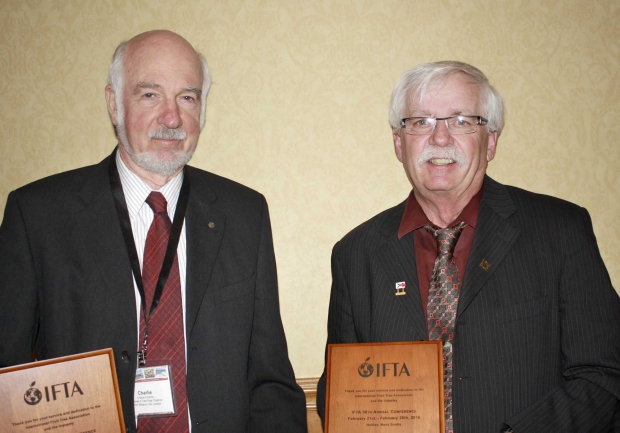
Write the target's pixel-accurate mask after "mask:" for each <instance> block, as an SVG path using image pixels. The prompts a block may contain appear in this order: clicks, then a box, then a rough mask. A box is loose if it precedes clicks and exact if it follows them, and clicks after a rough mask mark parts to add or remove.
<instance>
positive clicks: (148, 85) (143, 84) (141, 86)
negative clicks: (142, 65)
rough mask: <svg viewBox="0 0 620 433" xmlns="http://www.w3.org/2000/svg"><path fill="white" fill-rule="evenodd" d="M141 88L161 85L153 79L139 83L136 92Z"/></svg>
mask: <svg viewBox="0 0 620 433" xmlns="http://www.w3.org/2000/svg"><path fill="white" fill-rule="evenodd" d="M139 89H161V86H160V85H159V84H157V83H154V82H152V81H140V82H139V83H138V84H136V88H135V89H134V93H137V92H138V90H139Z"/></svg>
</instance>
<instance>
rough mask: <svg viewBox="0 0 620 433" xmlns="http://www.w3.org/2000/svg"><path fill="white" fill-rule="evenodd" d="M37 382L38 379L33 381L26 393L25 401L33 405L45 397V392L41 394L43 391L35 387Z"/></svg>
mask: <svg viewBox="0 0 620 433" xmlns="http://www.w3.org/2000/svg"><path fill="white" fill-rule="evenodd" d="M36 383H37V382H36V381H34V382H32V383H31V384H30V389H28V390H27V391H26V393H25V394H24V401H25V402H26V403H28V404H29V405H31V406H33V405H35V404H37V403H39V402H40V401H41V399H42V398H43V394H41V391H39V390H38V389H37V388H34V385H35V384H36Z"/></svg>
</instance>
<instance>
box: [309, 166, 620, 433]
mask: <svg viewBox="0 0 620 433" xmlns="http://www.w3.org/2000/svg"><path fill="white" fill-rule="evenodd" d="M404 208H405V203H401V204H400V205H398V206H396V207H394V208H392V209H388V210H387V211H384V212H382V213H381V214H379V215H377V216H375V217H374V218H372V219H370V220H369V221H367V222H365V223H364V224H362V225H361V226H359V227H357V228H356V229H354V230H353V231H351V232H350V233H349V234H347V235H346V236H345V237H344V238H343V239H342V240H341V241H340V242H339V243H338V244H336V246H335V247H334V250H333V255H332V276H333V285H332V293H331V301H330V307H329V324H328V341H327V342H328V344H329V343H356V342H377V341H414V340H426V339H428V336H427V331H426V325H425V317H424V313H423V309H422V304H421V300H420V294H419V289H418V281H417V280H418V278H417V270H416V261H415V251H414V245H413V235H412V234H409V235H407V236H405V237H403V238H402V239H401V240H399V239H398V236H397V233H398V228H399V225H400V222H401V219H402V216H403V212H404ZM483 260H484V261H486V262H487V264H488V265H489V266H488V267H487V266H481V263H482V262H483ZM400 281H405V282H406V283H407V295H406V296H395V295H394V285H395V283H396V282H400ZM325 380H326V377H325V373H324V374H323V376H322V377H321V380H320V382H319V392H318V406H319V411H320V413H321V414H323V411H324V405H325ZM618 397H620V301H619V298H618V295H617V294H616V292H615V290H614V289H613V287H612V286H611V282H610V279H609V275H608V273H607V270H606V269H605V266H604V264H603V261H602V260H601V257H600V254H599V250H598V247H597V244H596V239H595V237H594V233H593V230H592V223H591V220H590V217H589V215H588V213H587V211H586V210H585V209H583V208H580V207H578V206H575V205H574V204H571V203H568V202H565V201H563V200H559V199H556V198H553V197H548V196H543V195H538V194H533V193H530V192H527V191H524V190H521V189H518V188H513V187H508V186H504V185H501V184H499V183H497V182H495V181H493V180H492V179H490V178H488V177H487V178H486V179H485V183H484V193H483V198H482V202H481V204H480V211H479V215H478V222H477V226H476V231H475V235H474V240H473V244H472V249H471V253H470V256H469V259H468V264H467V269H466V271H465V274H464V279H463V284H462V286H461V297H460V301H459V305H458V312H457V319H456V336H455V342H454V389H453V405H454V406H453V410H454V420H455V424H454V425H455V431H456V432H457V433H487V432H488V433H491V432H493V433H497V432H499V431H500V430H501V429H502V428H503V427H505V426H506V425H509V426H511V427H512V428H513V429H514V431H515V432H517V433H541V432H563V433H568V432H575V433H584V432H602V431H610V430H612V429H613V427H612V426H611V424H612V423H613V422H614V421H612V418H613V417H614V414H615V412H616V406H617V399H618ZM616 421H617V419H616ZM619 431H620V430H619Z"/></svg>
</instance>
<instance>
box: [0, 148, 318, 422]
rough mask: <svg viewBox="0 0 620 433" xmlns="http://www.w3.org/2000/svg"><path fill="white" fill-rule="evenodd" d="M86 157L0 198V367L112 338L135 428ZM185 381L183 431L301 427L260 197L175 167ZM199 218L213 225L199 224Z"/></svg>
mask: <svg viewBox="0 0 620 433" xmlns="http://www.w3.org/2000/svg"><path fill="white" fill-rule="evenodd" d="M108 162H109V158H106V159H105V160H104V161H102V162H101V163H99V164H98V165H95V166H91V167H85V168H81V169H78V170H74V171H70V172H67V173H61V174H59V175H55V176H51V177H49V178H46V179H42V180H40V181H37V182H34V183H32V184H30V185H27V186H25V187H23V188H20V189H18V190H16V191H13V192H12V193H11V194H10V195H9V198H8V201H7V206H6V210H5V215H4V220H3V222H2V226H0V366H9V365H15V364H20V363H26V362H29V361H30V359H31V350H32V349H34V350H35V351H36V355H37V358H38V359H49V358H55V357H59V356H64V355H70V354H74V353H80V352H85V351H91V350H96V349H102V348H107V347H112V348H113V349H114V357H115V363H116V369H117V373H118V380H119V387H120V393H121V400H122V404H123V411H124V416H125V423H126V425H127V427H128V428H127V430H128V431H135V422H134V409H133V390H134V376H135V368H136V358H135V355H136V352H137V341H136V336H137V329H136V328H137V325H136V305H135V297H134V288H133V277H132V273H131V267H130V264H129V259H128V255H127V252H126V249H125V245H124V242H123V238H122V234H121V230H120V225H119V221H118V218H117V215H116V210H115V207H114V202H113V199H112V194H111V191H110V184H109V180H108ZM186 175H187V176H188V179H189V181H190V188H191V190H190V197H189V202H188V207H187V212H186V219H185V223H186V231H187V283H186V322H187V354H188V355H187V358H188V359H187V391H188V400H189V407H190V415H191V419H192V428H193V431H194V432H213V433H222V432H227V433H234V432H239V433H242V432H252V433H254V432H265V433H273V432H283V433H289V432H305V431H306V418H305V417H306V415H305V398H304V394H303V392H302V391H301V389H300V388H299V387H298V386H297V384H296V383H295V377H294V373H293V370H292V367H291V364H290V362H289V359H288V356H287V347H286V340H285V336H284V331H283V328H282V323H281V320H280V311H279V304H278V291H277V278H276V267H275V258H274V253H273V245H272V238H271V227H270V222H269V213H268V209H267V203H266V202H265V199H264V197H263V196H262V195H260V194H258V193H257V192H255V191H253V190H251V189H249V188H246V187H244V186H242V185H239V184H237V183H235V182H232V181H230V180H227V179H224V178H221V177H219V176H216V175H213V174H211V173H208V172H205V171H202V170H198V169H195V168H192V167H187V171H186ZM211 223H213V224H211Z"/></svg>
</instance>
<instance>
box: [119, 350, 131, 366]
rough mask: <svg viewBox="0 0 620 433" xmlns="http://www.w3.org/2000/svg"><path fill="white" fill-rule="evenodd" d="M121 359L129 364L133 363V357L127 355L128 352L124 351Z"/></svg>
mask: <svg viewBox="0 0 620 433" xmlns="http://www.w3.org/2000/svg"><path fill="white" fill-rule="evenodd" d="M121 359H122V360H123V362H125V363H128V362H129V361H131V356H129V353H127V351H126V350H125V351H123V353H121Z"/></svg>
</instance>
